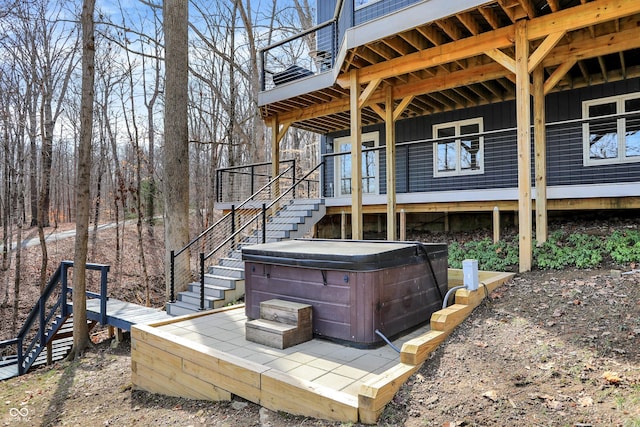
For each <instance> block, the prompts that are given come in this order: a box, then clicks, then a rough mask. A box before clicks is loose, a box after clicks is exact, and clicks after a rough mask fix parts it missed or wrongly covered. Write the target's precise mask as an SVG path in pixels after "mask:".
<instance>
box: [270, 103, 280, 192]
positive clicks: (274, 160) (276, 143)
mask: <svg viewBox="0 0 640 427" xmlns="http://www.w3.org/2000/svg"><path fill="white" fill-rule="evenodd" d="M279 136H280V124H279V123H278V117H277V116H276V117H274V118H273V120H272V121H271V178H272V179H273V178H275V177H276V176H278V175H279V174H280V140H279V139H278V137H279ZM279 184H280V183H279V182H277V181H276V182H275V183H274V186H273V194H272V199H274V200H275V199H277V198H278V196H280V185H279Z"/></svg>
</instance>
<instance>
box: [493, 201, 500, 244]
mask: <svg viewBox="0 0 640 427" xmlns="http://www.w3.org/2000/svg"><path fill="white" fill-rule="evenodd" d="M499 241H500V209H499V208H498V207H497V206H496V207H494V208H493V243H498V242H499Z"/></svg>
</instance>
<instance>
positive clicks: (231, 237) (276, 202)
mask: <svg viewBox="0 0 640 427" xmlns="http://www.w3.org/2000/svg"><path fill="white" fill-rule="evenodd" d="M323 165H324V163H319V164H317V165H316V166H315V167H314V168H313V169H311V170H310V171H309V172H307V173H306V174H305V175H304V176H303V177H302V178H300V179H299V180H298V182H296V183H294V184H293V185H292V186H291V187H289V188H288V189H286V190H285V191H283V192H282V193H281V194H280V196H278V197H277V198H276V199H274V200H272V201H271V203H269V204H268V205H265V204H263V206H262V209H261V210H260V212H258V213H257V214H255V215H254V216H253V217H252V218H251V219H249V220H248V221H247V222H245V224H244V225H243V226H241V227H240V228H239V229H237V230H236V231H235V232H234V233H233V234H232V235H231V236H229V237H227V238H226V239H225V240H224V241H223V242H222V243H220V244H219V245H218V246H217V247H216V248H215V249H214V250H212V251H211V252H209V253H208V254H206V255H205V257H204V260H205V261H206V260H207V259H209V258H211V257H212V256H213V255H214V254H215V253H216V252H217V251H219V250H220V249H222V248H223V247H224V246H225V245H226V244H227V243H229V242H230V241H233V240H234V239H237V238H238V236H239V235H240V233H241V232H242V231H244V230H245V229H246V228H247V227H248V226H249V224H251V223H253V222H254V221H256V219H260V218H261V217H262V215H263V210H269V209H271V208H272V207H274V206H276V205H278V204H279V203H280V202H281V201H282V199H283V198H284V197H285V196H286V195H288V194H289V193H293V192H295V188H296V187H297V186H298V185H300V184H302V183H303V182H307V178H308V177H309V176H310V175H311V174H312V173H313V172H315V171H316V170H318V169H319V168H320V167H322V166H323Z"/></svg>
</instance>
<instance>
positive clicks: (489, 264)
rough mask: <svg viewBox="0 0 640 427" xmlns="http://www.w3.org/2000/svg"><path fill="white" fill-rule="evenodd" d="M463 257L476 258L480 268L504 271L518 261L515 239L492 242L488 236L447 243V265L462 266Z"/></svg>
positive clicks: (452, 266)
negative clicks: (463, 241) (474, 239)
mask: <svg viewBox="0 0 640 427" xmlns="http://www.w3.org/2000/svg"><path fill="white" fill-rule="evenodd" d="M465 259H476V260H478V268H479V269H480V270H493V271H505V270H510V269H512V268H513V266H514V265H516V264H517V263H518V244H517V241H516V242H515V243H514V242H513V241H505V240H501V241H499V242H498V243H493V241H492V240H491V239H489V238H485V239H482V240H478V241H471V242H467V243H465V244H462V245H461V244H460V243H457V242H453V243H451V244H450V245H449V266H450V267H451V268H462V261H463V260H465Z"/></svg>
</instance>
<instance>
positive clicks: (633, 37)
mask: <svg viewBox="0 0 640 427" xmlns="http://www.w3.org/2000/svg"><path fill="white" fill-rule="evenodd" d="M634 22H635V21H634ZM634 22H631V23H630V24H629V25H628V26H626V28H627V29H624V30H622V31H621V32H620V33H615V34H606V35H602V36H600V37H597V38H595V39H587V38H584V39H580V40H578V41H574V42H571V43H568V44H565V45H561V46H557V47H556V48H555V49H553V50H552V51H551V52H549V54H548V55H547V57H546V58H545V59H544V60H543V61H542V64H543V65H544V67H545V68H549V67H555V66H558V65H560V68H559V71H558V74H556V73H555V72H554V73H553V74H552V76H551V77H550V78H549V80H548V81H547V83H546V84H545V92H546V93H549V92H550V91H551V90H552V89H553V88H554V87H555V85H556V84H557V83H558V81H559V80H560V78H562V76H564V75H565V74H566V72H567V71H568V70H569V69H570V68H571V66H573V65H574V64H575V62H574V61H578V60H581V59H587V58H592V57H596V56H601V55H607V54H610V53H616V52H619V51H622V50H629V49H635V48H640V25H635V24H634ZM639 22H640V20H639ZM631 24H634V25H631ZM481 53H486V52H481ZM567 61H569V62H567ZM385 64H388V63H385ZM509 74H511V73H510V72H509V71H507V70H506V69H505V68H504V66H502V65H499V64H497V63H495V62H494V63H489V64H485V65H479V66H476V67H471V68H468V69H466V70H460V71H455V72H452V73H438V74H437V75H436V76H434V77H431V78H427V79H425V80H421V81H417V82H412V83H408V84H404V85H398V86H395V87H394V96H395V97H396V99H397V98H403V97H406V96H410V95H422V94H427V93H430V92H435V91H438V90H441V89H445V88H454V87H458V86H461V85H466V84H475V83H484V82H487V81H490V80H495V79H499V78H502V77H506V75H509ZM383 102H384V93H380V92H377V93H374V94H373V95H372V96H371V97H370V99H369V105H372V104H373V103H383ZM348 110H349V98H348V97H344V98H338V99H336V100H334V101H331V102H323V103H319V104H316V105H313V106H311V107H308V108H300V109H291V110H290V111H287V112H283V113H280V114H279V117H280V120H282V121H283V122H296V121H300V120H305V119H312V118H318V117H322V116H326V115H330V114H334V113H337V112H346V111H348Z"/></svg>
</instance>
